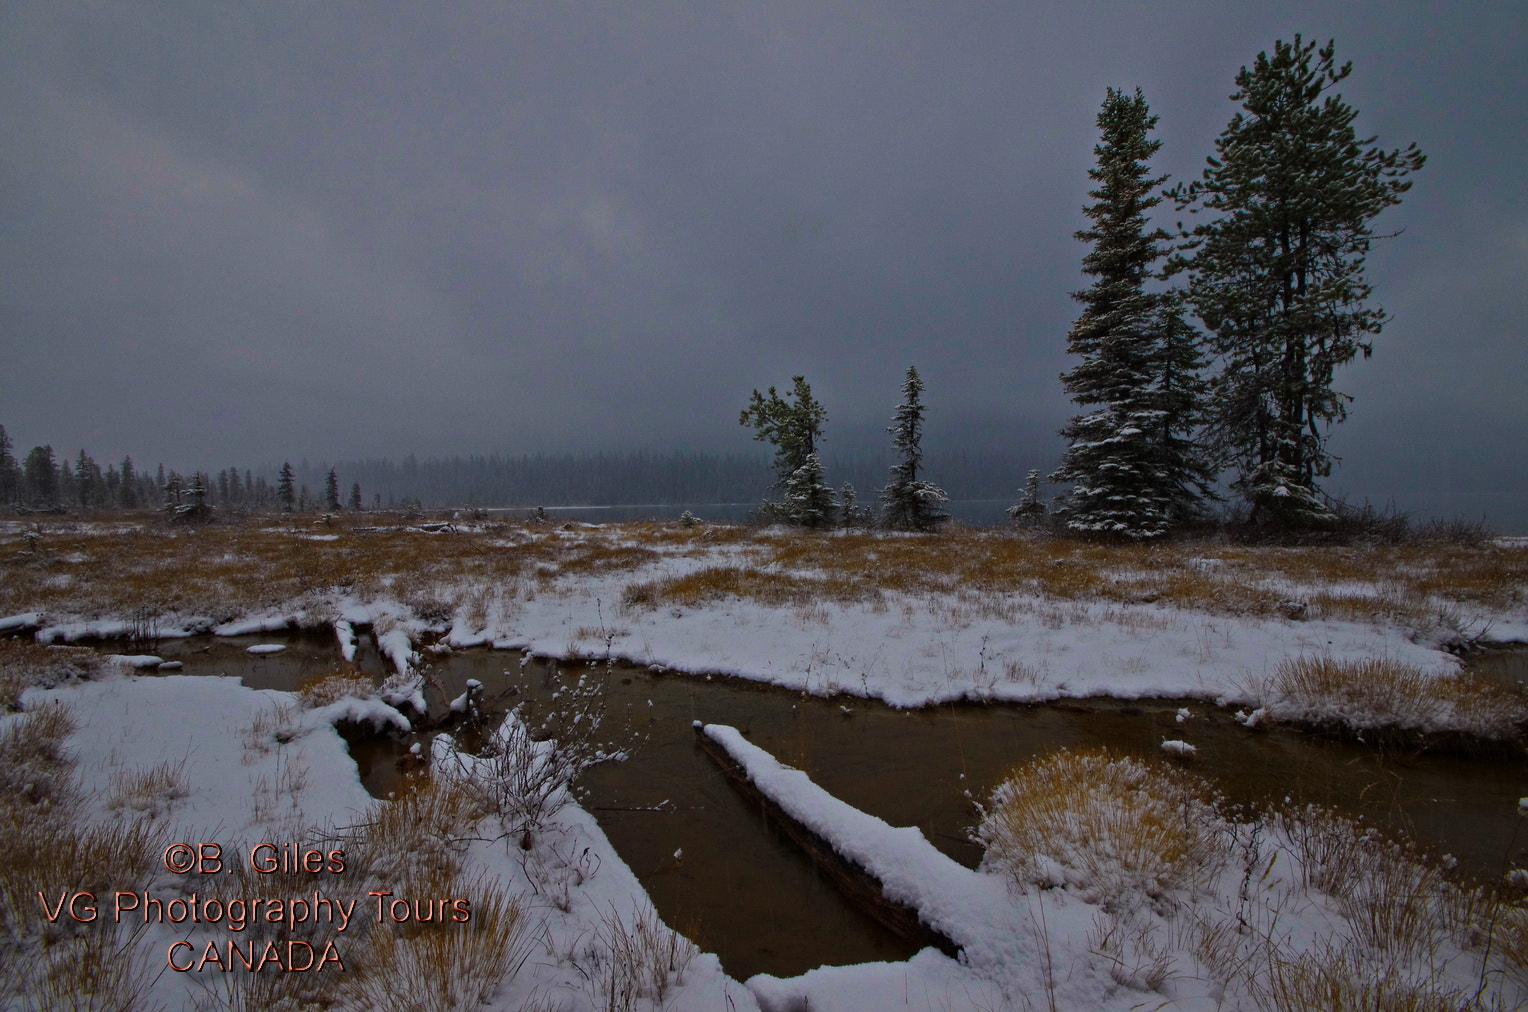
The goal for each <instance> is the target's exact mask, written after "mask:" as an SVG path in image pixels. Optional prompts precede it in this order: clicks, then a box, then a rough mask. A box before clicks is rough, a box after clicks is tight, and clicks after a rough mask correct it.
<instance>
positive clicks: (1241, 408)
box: [1169, 35, 1425, 528]
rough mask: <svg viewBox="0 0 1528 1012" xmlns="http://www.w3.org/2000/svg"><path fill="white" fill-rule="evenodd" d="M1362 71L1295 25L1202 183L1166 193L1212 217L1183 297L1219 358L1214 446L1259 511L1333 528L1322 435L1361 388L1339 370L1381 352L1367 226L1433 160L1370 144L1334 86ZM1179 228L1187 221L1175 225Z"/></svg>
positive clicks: (1254, 75)
mask: <svg viewBox="0 0 1528 1012" xmlns="http://www.w3.org/2000/svg"><path fill="white" fill-rule="evenodd" d="M1351 72H1352V64H1351V63H1345V64H1342V65H1341V66H1338V64H1337V63H1336V60H1335V45H1334V44H1333V43H1331V42H1328V43H1327V45H1326V46H1324V47H1320V48H1318V47H1317V45H1316V43H1314V42H1308V43H1307V42H1304V41H1302V39H1301V37H1300V36H1299V35H1296V36H1295V38H1294V41H1293V42H1284V41H1279V42H1277V43H1275V45H1274V49H1273V53H1272V55H1270V54H1268V53H1266V52H1264V53H1259V54H1258V57H1257V60H1256V62H1255V63H1254V64H1253V65H1252V67H1250V68H1248V67H1243V68H1242V69H1241V72H1240V73H1239V74H1237V75H1236V87H1237V90H1236V92H1235V93H1234V94H1233V95H1232V96H1231V99H1232V101H1234V102H1239V103H1241V106H1242V108H1241V110H1240V111H1238V112H1237V113H1236V115H1235V116H1233V117H1232V119H1231V122H1230V123H1229V125H1227V127H1226V129H1225V130H1224V132H1222V133H1221V135H1220V137H1219V138H1218V139H1217V140H1216V142H1215V151H1216V153H1215V156H1214V157H1212V158H1210V159H1209V160H1208V161H1209V164H1208V166H1207V167H1206V168H1205V170H1204V172H1203V176H1202V178H1201V179H1198V180H1195V181H1193V182H1191V183H1189V184H1188V185H1186V186H1181V185H1180V186H1178V187H1175V188H1174V189H1172V190H1171V191H1169V196H1171V197H1172V198H1173V199H1174V200H1175V201H1176V203H1177V205H1178V207H1179V209H1180V210H1182V209H1183V208H1190V209H1191V213H1195V214H1197V213H1199V212H1201V211H1206V212H1212V213H1214V214H1215V215H1216V217H1215V218H1214V220H1211V221H1206V222H1203V223H1202V224H1199V225H1198V226H1196V227H1195V228H1194V229H1193V231H1192V232H1191V233H1186V235H1187V236H1189V237H1190V239H1191V241H1190V243H1189V249H1190V250H1192V251H1193V254H1192V258H1191V259H1189V258H1181V259H1180V260H1179V261H1178V262H1177V263H1176V264H1175V269H1184V268H1186V269H1187V270H1188V271H1189V272H1190V281H1189V286H1188V302H1189V304H1190V305H1191V306H1192V307H1193V309H1194V311H1195V312H1196V313H1197V314H1198V315H1199V318H1200V319H1201V320H1203V321H1204V324H1205V326H1206V327H1207V328H1208V329H1209V331H1210V343H1211V347H1212V350H1213V351H1214V353H1215V354H1216V355H1217V356H1218V357H1219V359H1220V366H1221V368H1220V371H1219V373H1218V375H1217V376H1216V378H1215V380H1214V383H1213V400H1214V412H1213V418H1212V425H1211V431H1213V432H1215V433H1217V434H1218V440H1217V445H1216V449H1217V450H1219V451H1220V452H1221V453H1222V454H1224V456H1225V458H1226V459H1227V460H1228V462H1229V463H1231V464H1232V465H1233V466H1234V467H1235V469H1236V471H1237V472H1238V474H1237V477H1236V479H1235V481H1234V482H1233V484H1232V488H1233V489H1235V490H1236V491H1237V492H1238V493H1239V494H1240V495H1241V496H1243V497H1244V498H1245V499H1246V500H1247V502H1248V503H1249V504H1250V506H1251V509H1252V519H1253V521H1254V522H1271V523H1274V524H1276V525H1279V526H1284V527H1292V528H1299V527H1312V526H1321V525H1325V524H1329V523H1331V522H1332V520H1333V514H1332V511H1331V510H1330V509H1329V508H1328V507H1327V506H1326V505H1325V504H1324V502H1323V501H1322V499H1321V497H1320V490H1319V488H1318V486H1317V479H1319V478H1323V477H1326V476H1328V475H1330V474H1331V471H1332V457H1331V455H1330V454H1329V453H1328V452H1327V449H1326V441H1327V435H1328V433H1329V431H1330V428H1331V426H1332V425H1334V424H1336V423H1338V422H1341V421H1342V420H1343V419H1344V418H1345V417H1346V415H1347V405H1348V403H1349V402H1350V401H1351V398H1350V397H1349V396H1348V395H1346V394H1343V393H1341V392H1339V391H1338V390H1336V389H1335V388H1334V387H1333V385H1332V383H1333V376H1334V373H1335V370H1336V369H1337V367H1338V366H1342V365H1345V364H1347V363H1348V362H1350V361H1352V360H1353V359H1354V358H1355V357H1356V356H1357V355H1359V354H1360V353H1362V354H1363V356H1364V357H1365V358H1368V357H1369V355H1370V354H1371V353H1372V352H1373V344H1372V341H1371V340H1370V339H1371V338H1372V336H1373V335H1375V334H1378V333H1379V332H1380V330H1381V328H1382V327H1383V325H1384V323H1385V322H1386V314H1385V312H1384V310H1383V309H1381V308H1380V307H1378V306H1376V305H1373V304H1371V302H1370V301H1369V299H1370V295H1371V294H1372V291H1373V286H1372V285H1370V284H1369V282H1368V281H1367V280H1366V279H1365V276H1364V259H1365V257H1366V255H1367V254H1368V252H1369V247H1370V244H1371V242H1372V241H1373V239H1374V238H1375V236H1374V233H1373V231H1372V230H1371V228H1370V223H1371V222H1372V221H1373V220H1374V218H1375V217H1376V216H1377V215H1379V213H1380V212H1381V211H1383V210H1384V209H1385V208H1387V207H1389V206H1391V205H1393V204H1398V203H1400V200H1401V195H1402V194H1404V193H1405V192H1406V191H1407V190H1408V189H1410V187H1411V182H1410V180H1408V179H1406V178H1405V177H1406V176H1407V175H1409V174H1410V173H1412V172H1414V171H1416V170H1417V169H1419V168H1421V167H1422V164H1423V162H1424V161H1425V157H1424V156H1423V155H1422V153H1421V152H1420V151H1418V150H1417V147H1416V145H1415V144H1411V145H1410V146H1408V147H1407V148H1405V149H1404V150H1401V149H1396V150H1392V151H1385V150H1382V149H1380V148H1376V147H1373V146H1372V145H1373V143H1374V140H1375V138H1373V137H1370V138H1368V139H1365V140H1360V139H1359V138H1358V135H1357V133H1356V132H1355V131H1354V127H1353V124H1354V120H1355V119H1356V118H1357V116H1358V113H1357V110H1355V109H1354V108H1353V107H1352V106H1350V105H1348V104H1347V103H1346V102H1344V101H1343V100H1342V97H1341V96H1340V95H1336V94H1333V93H1332V89H1333V88H1334V87H1335V86H1336V85H1337V84H1339V83H1340V82H1341V81H1342V80H1343V79H1345V78H1346V77H1347V76H1348V75H1349V74H1350V73H1351ZM1180 227H1181V226H1180Z"/></svg>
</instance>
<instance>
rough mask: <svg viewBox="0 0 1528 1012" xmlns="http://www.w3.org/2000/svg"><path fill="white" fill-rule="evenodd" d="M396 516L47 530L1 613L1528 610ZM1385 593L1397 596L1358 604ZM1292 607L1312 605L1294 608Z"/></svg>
mask: <svg viewBox="0 0 1528 1012" xmlns="http://www.w3.org/2000/svg"><path fill="white" fill-rule="evenodd" d="M390 522H396V518H390V517H384V516H377V515H368V516H366V517H342V518H341V519H340V520H338V521H337V522H336V524H335V525H334V526H333V527H332V528H324V529H323V531H322V533H323V535H324V536H325V537H329V536H332V537H333V540H316V539H315V537H314V530H313V529H311V528H310V527H308V526H307V525H305V524H302V523H300V522H292V523H283V524H276V523H272V522H270V521H269V518H266V519H264V520H262V519H261V518H250V519H248V520H246V521H245V522H242V523H238V522H235V523H223V524H216V525H212V526H209V527H205V528H200V529H194V530H193V529H186V528H175V529H170V528H164V527H159V526H157V525H156V524H157V521H150V522H146V523H143V524H141V525H139V526H136V527H134V526H127V525H123V524H120V523H119V524H112V525H105V524H103V525H99V526H89V525H79V524H73V523H65V524H58V525H45V526H44V529H43V532H42V535H41V537H40V540H39V545H40V547H39V550H38V551H37V552H35V553H33V554H32V555H28V556H23V555H21V554H20V553H21V551H22V545H21V542H20V540H19V536H16V535H14V534H13V535H12V536H11V537H9V538H8V539H7V540H4V541H0V566H3V567H4V573H5V579H3V580H0V614H9V613H15V612H20V611H31V610H44V611H49V612H53V613H55V614H58V615H67V616H74V617H79V618H87V619H89V618H118V619H125V618H130V617H133V616H136V615H143V616H146V617H147V618H148V619H149V620H152V619H154V618H155V617H161V618H168V617H173V616H180V617H186V616H191V615H198V616H206V617H209V618H212V619H215V620H218V621H224V620H229V619H233V618H237V617H239V616H242V615H245V614H248V613H250V612H252V611H256V610H261V609H276V608H284V607H291V606H292V605H293V604H294V603H300V604H301V605H302V606H304V607H307V608H309V609H310V612H311V613H312V614H315V615H318V616H322V615H323V614H324V610H325V608H326V607H332V602H333V601H335V600H336V599H337V597H338V595H340V594H346V595H350V596H358V597H360V598H362V599H372V598H376V597H381V596H386V597H395V598H397V599H399V600H402V601H403V602H405V603H406V604H408V605H409V606H410V607H412V608H414V609H415V610H416V611H417V612H419V613H421V614H425V613H430V614H432V615H435V616H437V617H442V616H443V617H447V618H448V617H449V616H450V614H451V613H452V611H453V610H454V609H457V608H461V609H463V610H465V611H468V612H470V613H472V614H474V615H475V616H476V618H477V619H478V620H482V619H483V618H485V617H486V615H487V612H488V608H487V601H488V599H487V598H485V597H483V593H484V592H483V588H484V587H489V588H506V587H507V588H516V594H515V595H512V596H518V588H520V587H522V586H524V585H526V584H527V583H530V584H533V585H534V584H537V583H539V584H540V585H541V587H542V588H544V589H547V590H551V591H553V592H555V591H557V589H558V588H560V587H564V586H569V585H571V584H573V583H574V582H576V581H577V580H580V579H586V578H590V577H594V578H612V577H613V578H615V579H617V580H619V579H621V578H622V577H623V576H624V577H625V578H626V580H627V581H628V583H629V586H628V587H627V589H626V598H627V600H628V603H630V604H632V605H635V606H654V607H666V606H692V605H694V604H697V603H701V602H704V601H708V600H716V599H720V598H724V597H726V596H728V595H737V596H740V597H744V598H747V599H750V600H757V601H760V602H763V603H769V604H778V603H782V602H783V603H786V604H789V605H792V606H795V605H799V604H801V603H802V602H803V599H804V598H816V599H818V600H831V601H859V602H865V603H867V604H869V605H871V606H875V605H876V604H877V603H878V602H880V601H881V600H882V595H883V593H885V592H905V593H908V594H929V593H951V592H957V593H965V594H975V595H980V596H982V597H984V598H988V599H991V598H994V597H1000V596H1014V595H1024V596H1031V597H1039V598H1042V599H1055V600H1060V601H1084V600H1086V601H1095V600H1101V601H1104V602H1115V603H1119V604H1131V603H1139V602H1157V603H1159V604H1163V605H1176V606H1179V607H1184V608H1192V609H1198V610H1203V611H1207V612H1211V613H1216V614H1234V615H1266V616H1278V615H1280V614H1291V615H1294V614H1295V612H1298V613H1299V614H1300V615H1303V616H1305V617H1325V618H1340V619H1352V620H1357V621H1386V622H1401V623H1403V624H1409V625H1411V626H1413V627H1429V628H1430V627H1434V626H1438V625H1440V624H1441V625H1442V626H1444V627H1445V628H1444V631H1445V633H1447V632H1448V631H1449V630H1448V628H1447V627H1448V626H1450V625H1453V626H1456V627H1457V629H1456V630H1455V631H1456V632H1457V633H1458V634H1459V635H1465V636H1467V635H1471V634H1472V633H1473V632H1478V628H1479V626H1480V624H1482V622H1483V621H1484V620H1486V619H1488V618H1489V616H1490V613H1491V612H1492V611H1493V610H1498V609H1505V608H1512V607H1515V606H1519V605H1521V604H1522V602H1523V593H1524V590H1523V588H1524V587H1525V586H1528V546H1521V545H1502V544H1496V543H1485V544H1481V545H1476V546H1470V545H1454V544H1447V545H1444V544H1439V545H1427V544H1412V545H1401V546H1394V545H1378V546H1374V545H1370V546H1349V547H1340V548H1333V547H1321V546H1317V547H1285V546H1245V545H1228V544H1220V543H1208V542H1206V543H1197V544H1196V543H1189V542H1185V543H1172V544H1162V545H1130V544H1118V545H1116V544H1102V543H1090V542H1079V541H1069V540H1062V539H1049V538H1037V537H1033V536H1029V535H1025V534H1022V533H1015V532H1011V531H997V530H971V529H964V528H951V529H948V530H946V531H942V532H940V533H938V534H930V535H913V536H907V535H883V534H877V533H872V532H865V531H851V532H809V531H788V530H783V529H779V528H770V529H764V530H760V529H754V528H746V527H727V526H718V525H709V524H708V525H703V526H700V527H694V528H686V527H682V526H680V525H677V524H661V523H634V524H622V525H606V526H602V527H590V528H585V527H579V528H575V529H573V530H567V531H564V530H561V529H557V528H551V527H548V526H545V525H542V526H537V525H527V524H517V523H489V524H484V525H480V526H479V527H476V528H472V529H467V528H463V529H461V530H458V531H457V532H455V533H439V534H427V533H423V532H421V531H419V530H417V529H412V528H408V527H403V526H390V527H375V528H373V527H371V525H375V524H382V523H390ZM363 523H364V526H363ZM676 557H677V558H687V559H698V560H700V561H701V562H702V563H703V567H702V569H701V570H700V571H699V572H697V573H695V574H692V575H690V576H681V577H677V578H668V579H661V578H659V574H657V573H655V572H654V564H655V563H657V562H659V561H660V560H662V559H664V558H676ZM708 560H709V561H710V564H709V565H706V564H705V563H706V562H707V561H708ZM1376 582H1381V583H1382V586H1381V587H1380V588H1378V591H1377V592H1372V593H1370V592H1362V591H1361V590H1355V587H1357V585H1360V584H1363V585H1374V584H1375V583H1376ZM1291 600H1292V601H1293V602H1294V603H1295V604H1297V605H1303V606H1304V607H1303V610H1302V609H1299V608H1296V609H1295V610H1294V611H1291V609H1290V608H1289V607H1288V605H1289V603H1290V602H1291Z"/></svg>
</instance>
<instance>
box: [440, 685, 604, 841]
mask: <svg viewBox="0 0 1528 1012" xmlns="http://www.w3.org/2000/svg"><path fill="white" fill-rule="evenodd" d="M605 719H606V706H605V685H604V681H603V680H602V679H600V678H599V677H597V676H592V675H591V674H590V673H588V672H584V673H581V674H580V675H579V676H578V678H577V679H576V680H575V681H574V682H573V683H572V684H571V685H568V684H564V685H563V687H562V688H561V689H560V690H559V691H558V692H556V693H554V694H553V699H552V703H551V706H550V707H549V708H548V709H547V710H546V712H545V713H543V714H541V715H539V716H538V714H537V708H536V707H535V706H534V705H533V704H531V703H522V704H521V705H520V706H517V707H516V708H515V709H514V710H513V711H511V712H510V713H509V714H508V715H506V717H505V718H504V722H503V724H501V725H500V727H499V730H498V731H497V732H496V733H495V735H494V737H493V739H492V740H491V741H490V743H489V745H488V747H487V748H486V749H484V754H483V755H482V756H479V757H468V756H460V755H459V756H458V766H457V770H456V771H455V774H454V775H456V776H458V777H459V779H460V780H461V783H462V784H463V786H464V789H465V790H466V792H467V794H468V796H469V797H471V798H472V799H473V802H474V803H475V804H476V805H478V806H479V807H481V808H482V809H483V810H485V811H488V812H492V813H494V814H496V815H497V816H498V818H499V820H500V822H501V824H502V826H503V829H504V831H505V833H507V834H509V835H510V836H511V837H513V838H515V839H517V840H518V841H519V844H520V847H521V849H522V850H529V849H530V847H531V844H532V842H533V840H534V837H535V835H536V834H537V832H539V831H540V829H541V828H542V827H543V826H544V825H546V823H547V822H548V820H550V819H552V818H553V817H554V816H555V815H556V814H557V813H558V812H559V811H560V810H561V809H562V808H563V806H564V805H566V804H567V803H568V801H569V800H570V795H569V793H568V792H569V790H570V788H571V786H572V784H573V783H574V782H575V781H576V780H577V779H578V778H579V776H580V775H581V774H582V773H583V772H584V771H585V770H587V769H589V768H591V767H593V766H597V765H599V764H601V763H605V762H611V761H613V760H618V759H622V758H624V757H625V751H624V750H623V749H621V748H618V747H616V746H614V745H612V744H611V743H609V742H608V741H607V740H606V739H605V736H604V734H603V729H604V727H605Z"/></svg>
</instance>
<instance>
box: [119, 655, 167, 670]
mask: <svg viewBox="0 0 1528 1012" xmlns="http://www.w3.org/2000/svg"><path fill="white" fill-rule="evenodd" d="M105 661H106V663H107V664H114V665H116V666H117V667H120V668H131V669H132V670H134V671H144V670H147V669H148V668H157V667H159V666H160V665H161V664H163V663H164V658H163V657H156V656H154V655H153V654H107V655H106V657H105Z"/></svg>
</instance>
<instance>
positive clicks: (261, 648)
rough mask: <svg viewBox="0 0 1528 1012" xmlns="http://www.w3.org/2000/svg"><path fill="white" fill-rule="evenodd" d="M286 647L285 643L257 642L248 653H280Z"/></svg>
mask: <svg viewBox="0 0 1528 1012" xmlns="http://www.w3.org/2000/svg"><path fill="white" fill-rule="evenodd" d="M285 649H286V644H285V643H256V644H255V645H254V646H252V647H250V648H249V649H248V650H247V651H246V653H251V654H279V653H281V651H283V650H285Z"/></svg>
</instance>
